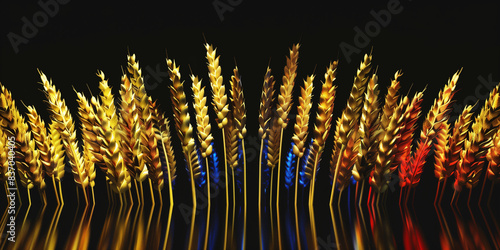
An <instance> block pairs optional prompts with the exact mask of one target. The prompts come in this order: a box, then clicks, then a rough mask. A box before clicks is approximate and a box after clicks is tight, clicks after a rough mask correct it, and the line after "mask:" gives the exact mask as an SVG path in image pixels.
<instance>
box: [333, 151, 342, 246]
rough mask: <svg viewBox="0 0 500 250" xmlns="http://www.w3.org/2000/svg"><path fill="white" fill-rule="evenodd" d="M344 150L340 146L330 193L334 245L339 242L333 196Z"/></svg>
mask: <svg viewBox="0 0 500 250" xmlns="http://www.w3.org/2000/svg"><path fill="white" fill-rule="evenodd" d="M344 150H345V144H342V147H341V148H340V151H339V154H338V156H339V157H338V159H337V164H336V166H335V174H334V175H333V182H332V191H331V193H330V213H332V223H333V228H334V230H333V232H334V234H335V242H336V244H338V242H339V235H338V233H337V230H336V228H337V226H336V223H335V219H334V214H333V194H334V193H335V184H336V183H337V175H338V173H339V168H340V159H341V157H342V155H343V154H344ZM334 157H335V156H334Z"/></svg>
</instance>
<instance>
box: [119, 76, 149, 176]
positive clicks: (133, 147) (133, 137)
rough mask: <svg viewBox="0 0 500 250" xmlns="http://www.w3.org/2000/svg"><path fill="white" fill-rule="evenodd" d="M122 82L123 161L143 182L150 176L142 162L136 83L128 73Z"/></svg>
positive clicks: (120, 121) (121, 136)
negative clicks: (133, 83) (133, 82)
mask: <svg viewBox="0 0 500 250" xmlns="http://www.w3.org/2000/svg"><path fill="white" fill-rule="evenodd" d="M121 82H122V83H121V85H120V97H121V102H120V117H119V121H118V122H119V128H120V129H119V131H120V138H121V147H122V151H123V154H122V155H123V162H124V163H125V166H126V168H127V170H128V172H129V174H130V176H131V177H133V178H135V180H136V181H139V182H141V183H142V182H143V181H144V180H145V179H146V178H147V177H148V171H147V168H146V167H145V165H144V164H142V161H143V160H142V154H141V149H140V138H141V128H140V125H139V112H138V109H137V106H136V102H135V93H134V85H132V83H131V82H130V79H129V78H128V77H127V76H126V75H123V76H122V78H121ZM141 117H142V114H141Z"/></svg>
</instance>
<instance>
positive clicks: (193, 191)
mask: <svg viewBox="0 0 500 250" xmlns="http://www.w3.org/2000/svg"><path fill="white" fill-rule="evenodd" d="M188 158H189V161H188V162H189V163H188V164H189V169H190V171H189V174H190V175H191V195H192V198H193V208H192V209H193V212H192V215H191V227H190V229H189V245H188V248H187V249H192V248H191V246H192V245H193V233H194V224H195V222H196V209H197V204H198V202H197V200H196V189H195V187H194V174H193V169H192V165H191V154H188ZM224 249H225V248H224Z"/></svg>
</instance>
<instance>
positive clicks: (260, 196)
mask: <svg viewBox="0 0 500 250" xmlns="http://www.w3.org/2000/svg"><path fill="white" fill-rule="evenodd" d="M263 150H264V139H263V138H262V139H260V150H259V152H260V153H259V201H258V206H259V207H258V209H257V211H258V212H259V249H260V250H262V248H263V247H262V244H263V242H262V211H261V210H262V151H263Z"/></svg>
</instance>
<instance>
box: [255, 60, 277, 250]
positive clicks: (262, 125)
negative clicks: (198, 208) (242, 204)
mask: <svg viewBox="0 0 500 250" xmlns="http://www.w3.org/2000/svg"><path fill="white" fill-rule="evenodd" d="M274 83H275V81H274V77H273V76H272V75H271V69H270V68H269V67H268V68H267V71H266V75H265V76H264V83H263V86H262V94H261V101H260V110H259V137H260V151H259V152H260V153H259V191H258V192H259V201H258V206H259V207H258V211H259V248H260V249H262V211H261V210H262V209H261V208H262V197H261V196H262V153H263V152H262V151H263V149H264V139H266V137H267V135H268V133H269V124H270V123H271V115H272V110H271V104H272V103H273V95H274Z"/></svg>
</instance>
